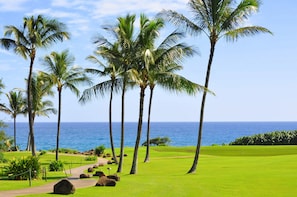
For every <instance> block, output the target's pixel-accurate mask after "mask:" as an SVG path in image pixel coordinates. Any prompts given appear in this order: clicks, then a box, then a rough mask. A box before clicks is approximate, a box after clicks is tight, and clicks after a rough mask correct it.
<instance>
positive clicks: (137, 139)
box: [130, 87, 145, 174]
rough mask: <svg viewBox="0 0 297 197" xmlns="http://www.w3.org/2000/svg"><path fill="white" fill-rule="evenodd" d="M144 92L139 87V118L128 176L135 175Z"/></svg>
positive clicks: (142, 88)
mask: <svg viewBox="0 0 297 197" xmlns="http://www.w3.org/2000/svg"><path fill="white" fill-rule="evenodd" d="M144 91H145V88H144V87H141V89H140V101H139V117H138V127H137V137H136V142H135V147H134V155H133V162H132V167H131V171H130V174H136V173H137V160H138V148H139V143H140V137H141V130H142V117H143V103H144Z"/></svg>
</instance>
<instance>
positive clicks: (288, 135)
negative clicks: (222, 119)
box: [230, 130, 297, 145]
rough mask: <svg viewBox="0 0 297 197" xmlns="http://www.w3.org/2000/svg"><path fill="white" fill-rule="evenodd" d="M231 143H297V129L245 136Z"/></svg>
mask: <svg viewBox="0 0 297 197" xmlns="http://www.w3.org/2000/svg"><path fill="white" fill-rule="evenodd" d="M230 145H297V130H295V131H274V132H269V133H263V134H256V135H252V136H244V137H240V138H237V139H235V141H233V142H231V143H230Z"/></svg>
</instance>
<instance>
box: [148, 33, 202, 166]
mask: <svg viewBox="0 0 297 197" xmlns="http://www.w3.org/2000/svg"><path fill="white" fill-rule="evenodd" d="M184 36H185V35H184V34H183V33H181V32H177V31H174V32H172V33H171V34H169V35H168V36H167V37H166V38H165V39H164V40H163V41H162V42H161V44H160V45H159V46H158V47H156V49H154V50H153V53H152V55H153V57H152V58H153V59H154V62H153V64H151V65H150V67H149V68H150V69H148V86H149V89H150V95H149V107H148V119H147V132H146V144H147V145H146V156H145V159H144V162H148V161H149V159H150V143H149V141H150V122H151V121H150V118H151V109H152V100H153V93H154V89H155V87H156V85H160V86H161V87H162V88H164V89H166V90H169V91H174V92H177V93H178V92H186V93H188V94H190V95H194V94H195V93H197V92H198V91H202V90H203V87H202V86H200V85H198V84H195V83H193V82H191V81H190V80H188V79H186V78H185V77H183V76H181V75H178V74H176V72H177V71H179V70H182V69H183V67H182V66H181V65H180V64H181V62H182V60H183V59H184V58H185V57H190V56H192V55H194V53H195V51H194V50H193V48H192V47H190V46H188V45H186V44H184V43H179V40H180V39H182V38H184Z"/></svg>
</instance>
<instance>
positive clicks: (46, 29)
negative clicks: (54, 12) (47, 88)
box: [0, 15, 69, 156]
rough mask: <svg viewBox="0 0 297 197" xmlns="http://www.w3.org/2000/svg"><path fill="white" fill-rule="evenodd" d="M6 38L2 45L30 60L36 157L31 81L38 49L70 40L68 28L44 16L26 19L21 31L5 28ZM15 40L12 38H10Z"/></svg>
mask: <svg viewBox="0 0 297 197" xmlns="http://www.w3.org/2000/svg"><path fill="white" fill-rule="evenodd" d="M4 36H5V38H1V39H0V45H1V46H3V47H4V48H5V49H7V50H8V49H13V50H14V52H15V53H16V54H18V55H20V56H22V57H23V58H24V59H30V66H29V74H28V81H27V100H28V101H27V103H28V117H29V131H30V136H31V142H32V143H31V145H32V155H33V156H35V155H36V153H35V142H34V128H33V115H32V96H31V86H30V84H31V80H32V72H33V65H34V60H35V57H36V52H37V49H38V48H47V47H49V46H50V45H52V44H53V43H56V42H57V41H63V40H64V39H68V38H69V33H68V32H67V31H66V26H65V25H64V24H63V23H61V22H58V21H57V20H55V19H47V18H46V17H44V16H42V15H38V16H37V17H34V16H30V17H24V19H23V25H22V27H21V28H20V29H19V28H17V27H15V26H12V25H11V26H5V29H4ZM11 36H12V37H13V38H10V37H11Z"/></svg>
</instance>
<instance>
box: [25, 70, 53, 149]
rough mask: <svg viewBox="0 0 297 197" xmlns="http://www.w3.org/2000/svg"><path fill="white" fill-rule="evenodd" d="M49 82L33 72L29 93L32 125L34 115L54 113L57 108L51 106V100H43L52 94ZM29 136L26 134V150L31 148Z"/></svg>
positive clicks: (47, 115)
mask: <svg viewBox="0 0 297 197" xmlns="http://www.w3.org/2000/svg"><path fill="white" fill-rule="evenodd" d="M51 87H52V86H51V84H50V83H49V81H46V80H44V78H43V76H42V74H41V73H37V74H36V73H33V75H32V81H31V95H32V116H33V125H34V123H35V117H36V116H46V117H49V114H51V113H53V114H56V113H57V110H56V109H55V108H54V107H53V106H54V105H53V102H52V101H51V100H44V98H45V97H48V96H54V92H53V91H52V90H51ZM30 139H31V137H30V133H29V134H28V142H27V148H26V150H30V149H31V140H30Z"/></svg>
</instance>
